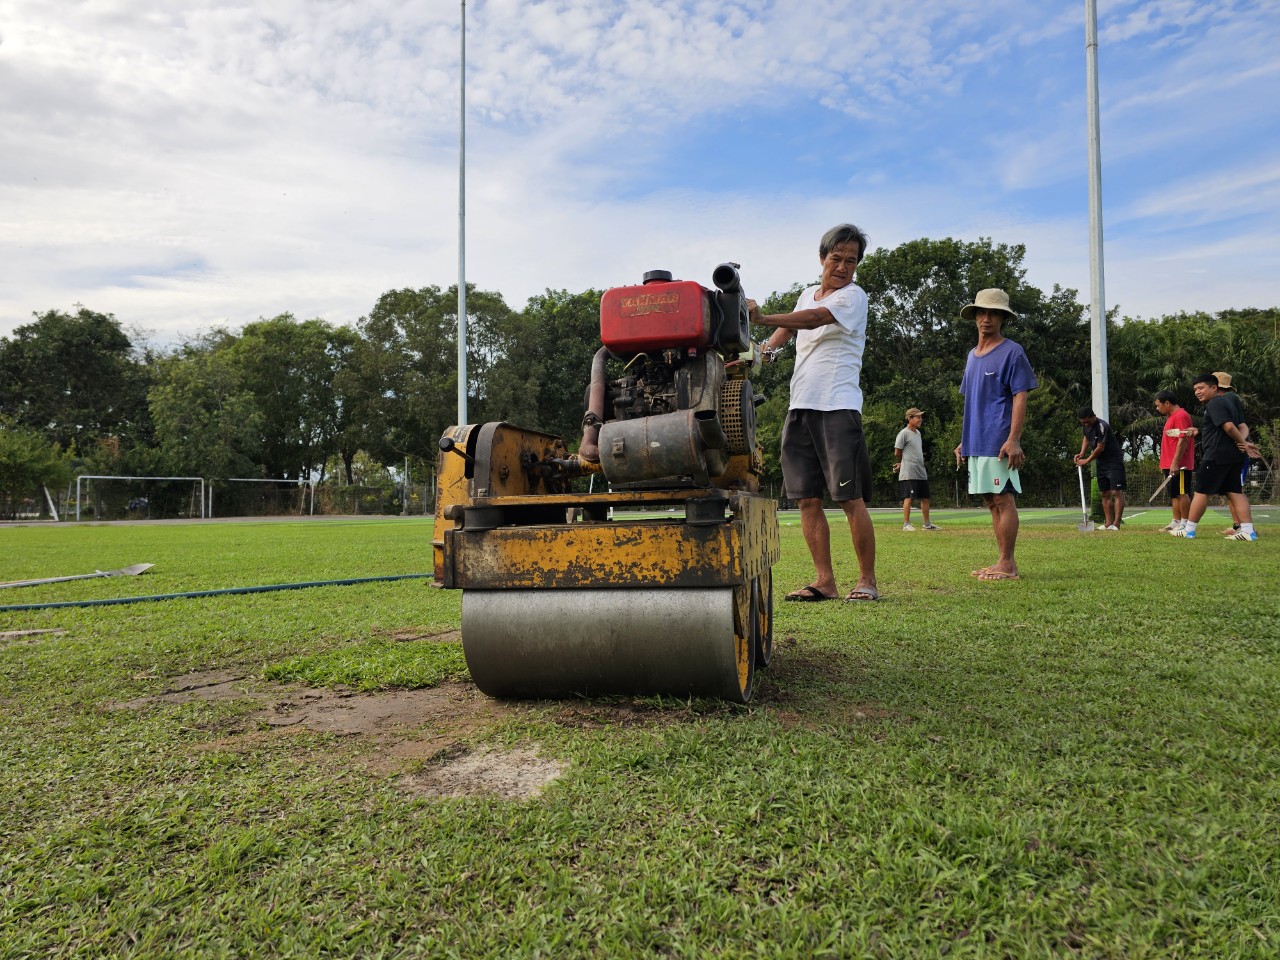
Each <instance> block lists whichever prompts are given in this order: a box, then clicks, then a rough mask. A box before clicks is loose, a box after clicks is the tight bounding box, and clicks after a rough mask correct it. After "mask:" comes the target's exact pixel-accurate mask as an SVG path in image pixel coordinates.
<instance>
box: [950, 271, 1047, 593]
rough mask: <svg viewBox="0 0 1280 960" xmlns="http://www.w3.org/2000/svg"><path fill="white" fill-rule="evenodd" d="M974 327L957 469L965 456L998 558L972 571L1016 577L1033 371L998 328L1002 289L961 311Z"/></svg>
mask: <svg viewBox="0 0 1280 960" xmlns="http://www.w3.org/2000/svg"><path fill="white" fill-rule="evenodd" d="M960 316H961V317H963V318H964V319H965V320H973V321H974V322H975V323H976V324H977V327H978V345H977V346H976V347H974V348H973V349H972V350H971V351H969V359H968V361H967V362H966V363H965V368H964V378H963V379H962V380H961V381H960V393H961V394H963V395H964V419H963V421H962V423H961V429H960V446H958V447H956V451H955V452H956V469H957V470H958V469H960V465H961V464H962V463H963V462H964V460H965V458H968V459H969V492H970V493H973V494H981V495H982V499H983V502H984V503H986V505H987V509H988V510H990V511H991V526H992V527H993V528H994V530H995V535H996V546H997V547H998V548H999V551H1000V558H999V559H998V560H997V561H996V562H995V563H993V564H992V565H991V566H989V567H980V568H979V569H977V570H974V571H973V575H974V576H975V577H977V578H978V579H979V580H1017V579H1018V565H1017V563H1016V562H1015V561H1014V558H1013V551H1014V547H1016V546H1017V542H1018V501H1017V498H1016V494H1018V493H1021V492H1022V480H1021V478H1020V477H1019V475H1018V469H1019V468H1020V467H1021V466H1022V463H1023V461H1024V460H1025V459H1026V456H1025V455H1024V454H1023V452H1022V425H1023V423H1024V422H1025V420H1026V417H1027V393H1028V392H1030V391H1031V390H1034V389H1035V387H1036V375H1035V373H1034V372H1033V371H1032V370H1031V363H1030V362H1029V361H1028V360H1027V355H1026V353H1025V352H1024V351H1023V349H1022V347H1020V346H1019V345H1018V344H1016V343H1014V342H1013V341H1012V340H1008V339H1006V338H1005V337H1004V335H1003V334H1002V333H1001V332H1000V328H1001V327H1002V326H1003V325H1004V321H1005V318H1006V317H1013V318H1014V319H1016V318H1017V314H1015V313H1014V312H1013V311H1012V310H1010V309H1009V295H1008V294H1006V293H1005V292H1004V291H1003V290H980V291H978V295H977V297H975V298H974V302H973V303H971V304H969V305H968V306H966V307H965V308H964V309H963V310H961V311H960Z"/></svg>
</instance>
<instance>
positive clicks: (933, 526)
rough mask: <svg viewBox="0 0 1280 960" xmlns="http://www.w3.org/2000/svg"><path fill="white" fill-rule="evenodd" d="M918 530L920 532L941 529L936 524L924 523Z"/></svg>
mask: <svg viewBox="0 0 1280 960" xmlns="http://www.w3.org/2000/svg"><path fill="white" fill-rule="evenodd" d="M920 529H921V530H941V529H942V528H941V527H940V526H938V525H937V524H936V523H926V524H925V525H924V526H923V527H921V528H920Z"/></svg>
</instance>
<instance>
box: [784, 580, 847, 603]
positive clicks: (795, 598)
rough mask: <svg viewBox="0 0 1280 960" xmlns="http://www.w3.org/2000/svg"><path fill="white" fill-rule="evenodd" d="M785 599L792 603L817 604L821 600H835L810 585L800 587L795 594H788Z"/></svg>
mask: <svg viewBox="0 0 1280 960" xmlns="http://www.w3.org/2000/svg"><path fill="white" fill-rule="evenodd" d="M786 598H787V599H788V600H790V601H792V602H793V603H819V602H821V601H823V600H834V599H835V597H828V596H827V595H826V594H825V593H823V592H822V591H821V590H819V589H818V588H817V587H815V586H814V585H813V584H812V583H811V584H809V585H808V586H806V587H801V588H800V589H799V590H797V591H796V592H795V593H788V594H787V597H786Z"/></svg>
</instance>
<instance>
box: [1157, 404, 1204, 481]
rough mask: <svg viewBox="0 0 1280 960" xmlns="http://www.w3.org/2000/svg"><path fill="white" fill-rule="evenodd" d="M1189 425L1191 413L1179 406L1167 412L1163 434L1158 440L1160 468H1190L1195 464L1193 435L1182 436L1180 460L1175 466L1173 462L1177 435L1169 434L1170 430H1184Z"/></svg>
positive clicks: (1176, 446)
mask: <svg viewBox="0 0 1280 960" xmlns="http://www.w3.org/2000/svg"><path fill="white" fill-rule="evenodd" d="M1190 426H1191V414H1189V413H1187V411H1186V410H1183V409H1182V407H1179V408H1178V409H1177V410H1175V411H1173V413H1171V414H1169V419H1168V420H1166V421H1165V422H1164V435H1163V436H1162V438H1161V440H1160V469H1161V470H1192V469H1194V468H1195V465H1196V442H1195V438H1194V437H1183V438H1181V439H1182V440H1183V447H1182V462H1181V463H1179V464H1178V465H1177V466H1176V467H1175V466H1174V464H1173V452H1174V451H1175V450H1176V449H1178V440H1179V438H1178V437H1171V436H1169V431H1170V430H1175V429H1176V430H1186V429H1187V428H1188V427H1190Z"/></svg>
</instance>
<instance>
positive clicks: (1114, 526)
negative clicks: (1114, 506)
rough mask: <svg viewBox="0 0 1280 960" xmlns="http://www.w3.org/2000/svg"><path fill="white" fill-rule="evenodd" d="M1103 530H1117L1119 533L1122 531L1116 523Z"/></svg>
mask: <svg viewBox="0 0 1280 960" xmlns="http://www.w3.org/2000/svg"><path fill="white" fill-rule="evenodd" d="M1102 529H1103V530H1115V531H1116V532H1117V533H1119V531H1120V528H1119V527H1117V526H1116V525H1115V524H1114V523H1113V524H1112V525H1111V526H1109V527H1103V528H1102Z"/></svg>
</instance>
